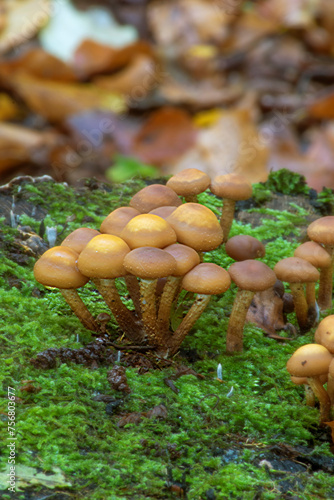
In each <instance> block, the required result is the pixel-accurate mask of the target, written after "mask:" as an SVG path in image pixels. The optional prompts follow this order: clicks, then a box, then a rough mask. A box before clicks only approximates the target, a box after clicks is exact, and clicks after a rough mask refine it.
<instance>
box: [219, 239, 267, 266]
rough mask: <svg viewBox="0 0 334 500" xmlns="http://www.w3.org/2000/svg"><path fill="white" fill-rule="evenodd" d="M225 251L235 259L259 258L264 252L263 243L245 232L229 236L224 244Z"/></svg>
mask: <svg viewBox="0 0 334 500" xmlns="http://www.w3.org/2000/svg"><path fill="white" fill-rule="evenodd" d="M225 251H226V253H227V255H228V256H229V257H231V259H233V260H237V261H240V260H248V259H259V258H262V257H264V256H265V254H266V249H265V246H264V244H263V243H261V241H259V240H258V239H256V238H254V237H253V236H248V235H247V234H239V235H238V236H233V237H232V238H230V239H229V240H228V241H227V242H226V244H225Z"/></svg>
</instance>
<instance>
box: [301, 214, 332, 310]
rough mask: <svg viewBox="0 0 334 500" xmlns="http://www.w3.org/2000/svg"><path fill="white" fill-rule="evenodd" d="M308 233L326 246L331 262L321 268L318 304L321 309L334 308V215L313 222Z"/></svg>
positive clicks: (311, 237) (312, 238)
mask: <svg viewBox="0 0 334 500" xmlns="http://www.w3.org/2000/svg"><path fill="white" fill-rule="evenodd" d="M307 234H308V236H309V238H310V239H311V240H313V241H316V242H317V243H319V244H321V245H323V246H324V248H325V250H327V252H328V254H329V256H330V259H331V263H330V265H329V266H328V267H327V268H324V269H321V272H320V284H319V293H318V305H319V308H320V309H321V310H326V309H331V308H332V292H333V266H334V216H333V215H329V216H327V217H321V218H320V219H317V220H315V221H314V222H312V223H311V224H310V225H309V226H308V228H307Z"/></svg>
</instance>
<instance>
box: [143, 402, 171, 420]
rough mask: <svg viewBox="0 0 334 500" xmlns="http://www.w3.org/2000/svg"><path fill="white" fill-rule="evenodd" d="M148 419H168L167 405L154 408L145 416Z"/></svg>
mask: <svg viewBox="0 0 334 500" xmlns="http://www.w3.org/2000/svg"><path fill="white" fill-rule="evenodd" d="M144 415H145V416H146V417H147V418H163V419H166V418H167V408H166V406H165V405H163V404H161V405H158V406H155V407H154V408H152V410H149V411H148V412H146V413H145V414H144Z"/></svg>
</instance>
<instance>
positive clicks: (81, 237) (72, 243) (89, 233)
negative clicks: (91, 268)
mask: <svg viewBox="0 0 334 500" xmlns="http://www.w3.org/2000/svg"><path fill="white" fill-rule="evenodd" d="M99 234H100V232H99V231H97V230H96V229H91V228H90V227H79V228H78V229H75V231H72V233H70V234H69V235H68V236H66V238H65V239H64V241H62V243H61V246H65V247H67V248H72V250H74V251H75V252H78V253H80V252H81V251H82V250H83V249H84V248H85V246H86V245H87V243H88V242H89V241H90V240H91V239H92V238H94V237H95V236H98V235H99Z"/></svg>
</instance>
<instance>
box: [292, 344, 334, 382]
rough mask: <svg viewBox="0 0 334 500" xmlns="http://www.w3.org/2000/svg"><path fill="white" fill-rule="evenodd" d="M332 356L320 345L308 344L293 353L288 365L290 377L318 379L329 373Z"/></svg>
mask: <svg viewBox="0 0 334 500" xmlns="http://www.w3.org/2000/svg"><path fill="white" fill-rule="evenodd" d="M332 359H333V356H332V354H331V353H330V352H329V351H328V350H327V349H326V347H324V346H322V345H319V344H306V345H303V346H301V347H299V349H297V351H295V352H294V353H293V355H292V356H291V358H290V359H289V361H288V362H287V364H286V368H287V370H288V372H289V373H290V375H294V376H295V377H316V376H319V375H322V374H324V373H327V372H328V367H329V364H330V362H331V361H332Z"/></svg>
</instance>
